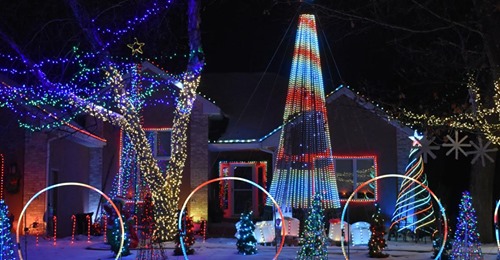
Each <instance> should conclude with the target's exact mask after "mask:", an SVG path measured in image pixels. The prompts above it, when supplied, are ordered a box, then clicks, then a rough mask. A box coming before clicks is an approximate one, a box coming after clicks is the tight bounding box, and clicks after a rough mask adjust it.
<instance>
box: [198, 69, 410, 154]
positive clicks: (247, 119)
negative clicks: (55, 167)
mask: <svg viewBox="0 0 500 260" xmlns="http://www.w3.org/2000/svg"><path fill="white" fill-rule="evenodd" d="M260 77H262V74H258V73H253V74H245V73H231V74H207V75H204V76H203V80H202V83H203V84H202V85H201V86H202V88H201V91H203V92H206V93H207V94H208V95H210V96H213V97H214V99H215V100H216V102H217V103H218V105H219V106H220V108H221V109H222V111H223V113H225V114H226V116H227V117H228V118H229V124H228V126H227V129H226V132H225V133H224V134H223V135H222V136H221V138H220V139H219V140H217V141H214V142H212V143H211V144H210V146H211V149H213V150H226V149H230V150H235V149H236V150H238V149H266V147H271V146H273V145H275V144H276V143H277V142H276V139H279V136H280V133H281V126H282V124H283V113H284V107H285V99H286V93H287V91H286V90H287V88H288V79H285V78H283V77H279V76H276V75H273V74H267V75H264V76H263V78H264V79H265V80H261V81H259V80H260ZM273 77H275V78H276V80H273ZM257 83H260V84H262V86H253V87H252V84H257ZM266 84H268V85H266ZM273 84H276V85H273ZM271 89H272V90H271ZM269 93H271V94H269ZM341 96H345V97H347V98H349V99H351V100H353V101H355V102H356V103H357V104H358V105H360V106H362V107H364V108H365V109H366V110H368V111H371V112H373V113H375V114H376V115H377V116H379V117H380V118H382V119H383V120H385V121H386V122H387V123H389V124H391V125H392V126H394V127H396V128H398V129H400V130H402V131H403V132H404V133H406V134H408V135H412V133H413V130H412V129H411V128H409V127H407V126H404V125H402V124H401V123H400V122H398V121H397V120H391V119H390V117H389V116H388V115H387V113H386V112H385V111H384V110H383V109H382V108H381V107H379V106H378V105H376V104H374V103H372V102H370V101H367V100H366V99H365V98H363V97H362V96H360V95H358V94H356V93H354V92H353V91H352V90H351V89H349V87H346V86H342V85H341V86H339V87H338V88H336V89H335V90H334V91H332V92H331V93H329V94H328V95H327V96H326V103H327V104H329V103H332V102H334V101H335V100H336V99H338V98H339V97H341ZM268 99H270V102H269V100H268ZM266 101H267V103H266ZM262 104H265V105H262Z"/></svg>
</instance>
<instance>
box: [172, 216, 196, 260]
mask: <svg viewBox="0 0 500 260" xmlns="http://www.w3.org/2000/svg"><path fill="white" fill-rule="evenodd" d="M180 232H184V233H185V235H184V237H183V239H184V240H183V242H184V248H185V249H186V254H188V255H192V254H194V248H192V246H193V245H194V243H195V237H194V224H193V219H192V218H191V217H190V216H184V218H183V229H182V231H180ZM180 232H179V233H178V234H177V235H176V236H175V238H174V242H175V249H174V255H183V253H182V246H181V240H180Z"/></svg>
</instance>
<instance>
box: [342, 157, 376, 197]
mask: <svg viewBox="0 0 500 260" xmlns="http://www.w3.org/2000/svg"><path fill="white" fill-rule="evenodd" d="M334 165H335V176H336V177H337V187H338V190H339V197H340V199H341V200H347V199H348V198H349V196H351V194H352V193H353V192H354V190H355V189H356V188H357V187H358V186H359V185H361V184H362V183H364V182H366V181H368V180H370V179H372V178H374V177H375V176H377V174H378V173H377V158H376V157H375V156H362V157H359V156H334ZM353 199H354V200H370V201H371V200H376V199H377V182H376V181H375V182H371V183H369V184H368V185H366V186H364V187H363V188H361V189H360V190H359V191H358V192H357V193H356V194H354V196H353Z"/></svg>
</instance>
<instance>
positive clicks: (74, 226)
mask: <svg viewBox="0 0 500 260" xmlns="http://www.w3.org/2000/svg"><path fill="white" fill-rule="evenodd" d="M71 220H72V221H73V228H72V229H71V244H73V243H74V242H75V230H76V216H75V215H72V216H71Z"/></svg>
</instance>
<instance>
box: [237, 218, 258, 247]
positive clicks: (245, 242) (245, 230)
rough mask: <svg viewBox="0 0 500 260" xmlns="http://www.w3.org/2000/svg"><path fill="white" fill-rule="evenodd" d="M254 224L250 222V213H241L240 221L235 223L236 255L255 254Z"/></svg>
mask: <svg viewBox="0 0 500 260" xmlns="http://www.w3.org/2000/svg"><path fill="white" fill-rule="evenodd" d="M254 230H255V224H254V223H253V221H252V212H251V211H250V212H249V213H241V216H240V221H238V223H236V238H238V241H236V247H237V248H238V254H241V255H254V254H256V253H257V239H255V236H254V234H253V231H254Z"/></svg>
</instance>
